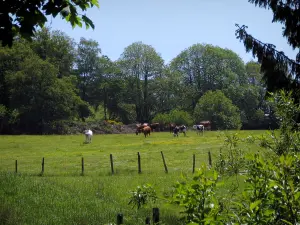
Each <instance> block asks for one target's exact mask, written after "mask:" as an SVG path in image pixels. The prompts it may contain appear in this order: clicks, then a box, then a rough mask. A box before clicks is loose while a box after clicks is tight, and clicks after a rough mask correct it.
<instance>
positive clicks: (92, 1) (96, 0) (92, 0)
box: [91, 0, 100, 8]
mask: <svg viewBox="0 0 300 225" xmlns="http://www.w3.org/2000/svg"><path fill="white" fill-rule="evenodd" d="M91 4H92V6H93V5H95V6H97V8H99V7H100V5H99V2H98V0H91Z"/></svg>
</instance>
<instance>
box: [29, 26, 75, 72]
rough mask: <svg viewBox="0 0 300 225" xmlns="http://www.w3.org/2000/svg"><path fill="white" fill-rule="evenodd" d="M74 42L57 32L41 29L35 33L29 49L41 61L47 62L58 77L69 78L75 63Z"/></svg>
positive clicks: (62, 33)
mask: <svg viewBox="0 0 300 225" xmlns="http://www.w3.org/2000/svg"><path fill="white" fill-rule="evenodd" d="M75 45H76V43H75V41H74V40H73V39H71V38H70V37H69V36H67V35H66V34H65V33H64V32H62V31H59V30H54V31H51V30H50V29H49V28H43V29H41V30H39V31H38V32H36V34H35V37H34V38H33V42H32V43H31V48H32V49H33V50H34V51H35V52H36V54H37V55H38V56H39V57H40V58H42V59H43V60H48V61H49V62H50V63H51V64H52V65H54V66H55V67H56V68H57V69H58V71H59V73H58V77H60V78H61V77H63V76H69V75H70V74H71V73H72V70H73V66H74V63H75V56H76V52H75Z"/></svg>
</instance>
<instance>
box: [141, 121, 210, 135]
mask: <svg viewBox="0 0 300 225" xmlns="http://www.w3.org/2000/svg"><path fill="white" fill-rule="evenodd" d="M166 126H167V127H168V128H169V131H170V133H173V135H174V137H178V135H179V133H183V134H184V136H186V131H187V127H186V126H185V125H176V124H174V123H170V124H165V125H163V126H162V125H161V124H159V123H152V124H149V123H143V124H136V131H135V133H136V135H138V134H139V133H143V134H144V136H145V138H146V137H147V136H150V133H151V132H153V131H161V130H162V128H165V127H166ZM193 129H194V130H196V132H197V134H203V133H204V129H207V130H210V129H211V123H210V121H202V122H200V123H199V124H196V125H193Z"/></svg>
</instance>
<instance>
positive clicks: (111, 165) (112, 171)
mask: <svg viewBox="0 0 300 225" xmlns="http://www.w3.org/2000/svg"><path fill="white" fill-rule="evenodd" d="M110 168H111V173H112V174H114V162H113V156H112V154H110Z"/></svg>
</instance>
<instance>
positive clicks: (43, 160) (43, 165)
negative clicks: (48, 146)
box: [41, 157, 45, 174]
mask: <svg viewBox="0 0 300 225" xmlns="http://www.w3.org/2000/svg"><path fill="white" fill-rule="evenodd" d="M44 168H45V158H44V157H43V159H42V172H41V174H44V171H45V170H44Z"/></svg>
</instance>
